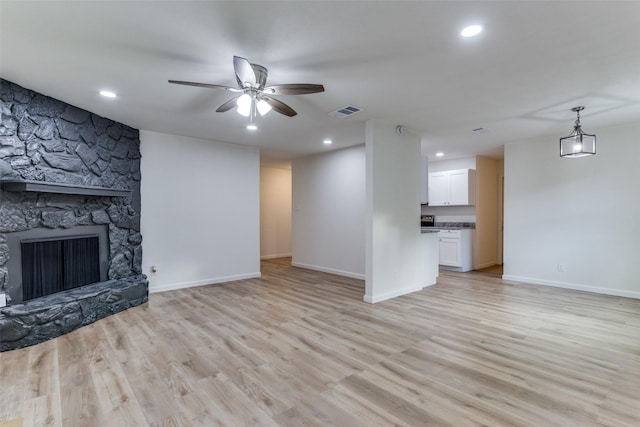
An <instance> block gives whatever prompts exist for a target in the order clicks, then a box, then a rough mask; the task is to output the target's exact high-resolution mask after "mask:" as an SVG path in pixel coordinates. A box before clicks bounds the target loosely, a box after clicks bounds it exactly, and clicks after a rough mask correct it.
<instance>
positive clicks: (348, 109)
mask: <svg viewBox="0 0 640 427" xmlns="http://www.w3.org/2000/svg"><path fill="white" fill-rule="evenodd" d="M361 111H364V110H363V109H362V108H360V107H356V106H355V105H345V106H344V107H341V108H338V109H337V110H336V111H332V112H330V113H329V115H330V116H331V117H336V118H338V119H342V118H344V117H347V116H352V115H354V114H357V113H359V112H361Z"/></svg>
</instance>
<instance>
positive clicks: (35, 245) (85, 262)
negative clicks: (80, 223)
mask: <svg viewBox="0 0 640 427" xmlns="http://www.w3.org/2000/svg"><path fill="white" fill-rule="evenodd" d="M20 246H21V251H22V297H23V300H25V301H27V300H30V299H34V298H38V297H42V296H45V295H50V294H54V293H56V292H61V291H65V290H67V289H73V288H77V287H79V286H84V285H88V284H90V283H95V282H99V281H100V251H99V245H98V236H97V235H95V236H75V237H67V238H63V239H38V240H23V241H22V242H20Z"/></svg>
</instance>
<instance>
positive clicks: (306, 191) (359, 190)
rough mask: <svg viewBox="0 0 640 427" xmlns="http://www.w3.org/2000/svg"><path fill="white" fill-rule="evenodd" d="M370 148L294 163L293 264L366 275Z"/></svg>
mask: <svg viewBox="0 0 640 427" xmlns="http://www.w3.org/2000/svg"><path fill="white" fill-rule="evenodd" d="M365 176H366V175H365V150H364V146H356V147H353V148H347V149H343V150H337V151H332V152H329V153H326V154H318V155H313V156H307V157H303V158H300V159H296V160H294V161H293V163H292V188H293V191H292V199H293V211H292V239H291V240H292V243H291V245H292V264H293V265H295V266H299V267H305V268H310V269H314V270H320V271H326V272H330V273H335V274H341V275H344V276H349V277H355V278H360V279H364V272H365V246H364V245H365V222H364V221H365Z"/></svg>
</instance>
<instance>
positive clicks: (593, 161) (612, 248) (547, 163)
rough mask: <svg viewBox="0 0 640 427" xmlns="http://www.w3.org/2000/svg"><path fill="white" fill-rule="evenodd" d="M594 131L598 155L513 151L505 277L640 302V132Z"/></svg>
mask: <svg viewBox="0 0 640 427" xmlns="http://www.w3.org/2000/svg"><path fill="white" fill-rule="evenodd" d="M590 130H591V131H594V132H595V133H596V134H597V138H598V146H597V154H596V155H595V156H590V157H582V158H577V159H563V158H560V157H559V154H558V137H557V136H550V137H548V138H544V139H536V140H532V141H528V142H526V143H518V144H513V145H508V146H506V147H505V161H504V166H505V195H504V202H505V212H504V221H505V230H504V278H505V279H510V280H520V281H525V282H530V283H538V284H543V285H552V286H559V287H566V288H572V289H582V290H587V291H593V292H600V293H606V294H612V295H621V296H629V297H635V298H640V262H638V256H639V255H640V221H639V220H638V215H639V214H640V190H639V188H640V143H639V142H638V135H640V126H627V127H615V128H603V129H590ZM558 265H561V266H562V267H561V268H562V270H564V271H558V270H559V268H558Z"/></svg>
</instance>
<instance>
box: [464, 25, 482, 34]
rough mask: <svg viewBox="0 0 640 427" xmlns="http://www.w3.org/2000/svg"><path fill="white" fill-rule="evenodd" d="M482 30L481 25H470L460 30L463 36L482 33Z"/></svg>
mask: <svg viewBox="0 0 640 427" xmlns="http://www.w3.org/2000/svg"><path fill="white" fill-rule="evenodd" d="M481 31H482V27H481V26H480V25H469V26H468V27H465V28H463V29H462V31H460V35H461V36H462V37H473V36H477V35H478V34H480V32H481Z"/></svg>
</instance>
